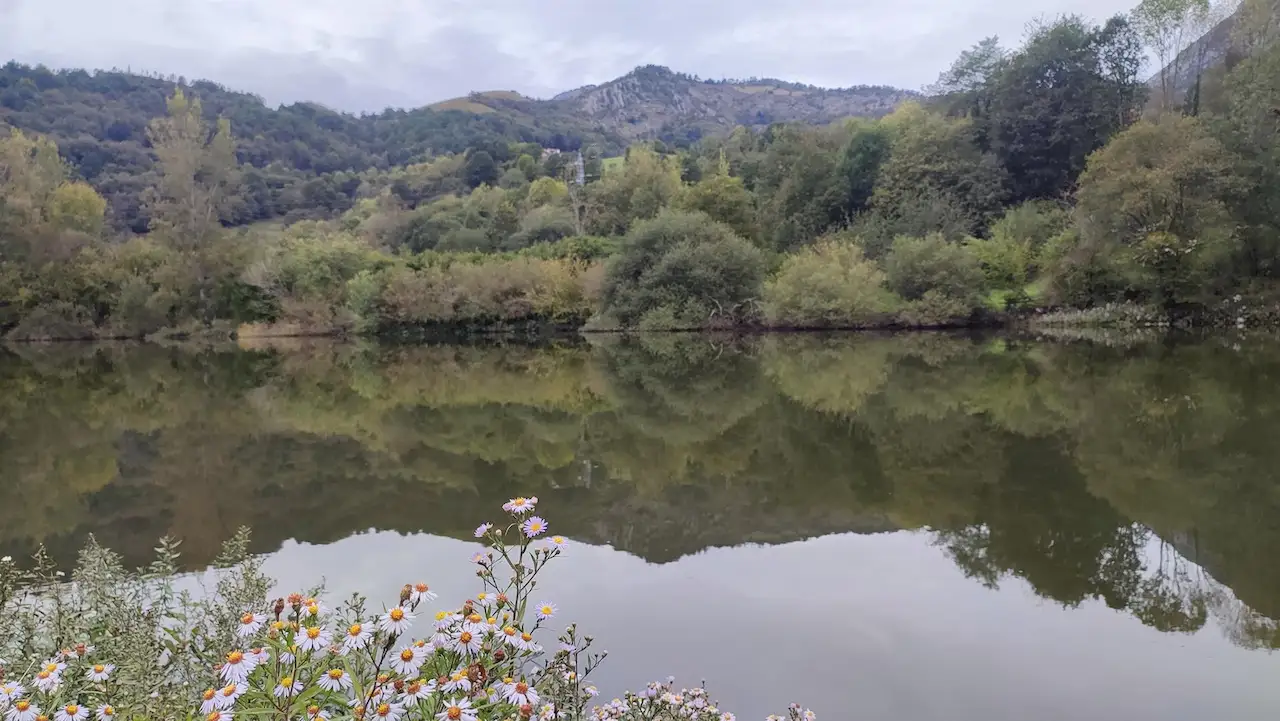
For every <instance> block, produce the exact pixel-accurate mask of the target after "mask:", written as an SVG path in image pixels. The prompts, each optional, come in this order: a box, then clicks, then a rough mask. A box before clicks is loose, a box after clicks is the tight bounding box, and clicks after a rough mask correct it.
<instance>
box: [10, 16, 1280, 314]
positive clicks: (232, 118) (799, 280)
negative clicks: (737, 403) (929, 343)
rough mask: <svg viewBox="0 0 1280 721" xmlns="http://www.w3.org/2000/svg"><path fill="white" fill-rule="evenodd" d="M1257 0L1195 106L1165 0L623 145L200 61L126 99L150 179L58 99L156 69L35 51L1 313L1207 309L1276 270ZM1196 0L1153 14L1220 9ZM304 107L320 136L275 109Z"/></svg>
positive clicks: (1263, 25)
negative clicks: (1175, 75) (431, 136)
mask: <svg viewBox="0 0 1280 721" xmlns="http://www.w3.org/2000/svg"><path fill="white" fill-rule="evenodd" d="M1154 1H1155V0H1150V2H1154ZM1264 1H1265V0H1249V2H1247V3H1246V7H1244V8H1243V9H1242V10H1241V11H1240V12H1239V13H1238V19H1237V21H1236V23H1235V29H1236V33H1235V35H1233V36H1232V39H1231V41H1230V47H1231V49H1232V52H1228V53H1226V54H1225V56H1224V57H1223V58H1222V61H1221V62H1219V63H1217V64H1216V65H1212V66H1209V65H1205V66H1204V67H1203V68H1202V72H1200V74H1199V75H1197V77H1196V81H1195V84H1194V89H1193V90H1190V89H1189V90H1186V91H1185V92H1187V93H1191V92H1193V91H1194V97H1191V96H1190V95H1188V102H1186V103H1171V102H1161V103H1151V104H1148V103H1146V98H1145V95H1146V94H1145V92H1144V87H1145V86H1144V85H1143V84H1142V83H1140V82H1139V81H1138V72H1139V69H1140V64H1141V63H1140V61H1141V58H1142V55H1143V52H1144V45H1143V42H1144V41H1145V42H1146V43H1147V45H1150V43H1151V42H1153V41H1152V40H1151V37H1154V35H1153V34H1152V33H1153V32H1154V30H1153V28H1152V25H1151V23H1153V22H1155V20H1153V19H1152V17H1153V16H1151V13H1150V12H1147V11H1150V10H1151V8H1149V7H1148V8H1146V10H1144V9H1143V8H1139V11H1137V13H1136V14H1135V15H1134V16H1133V18H1134V19H1133V20H1131V19H1129V18H1126V17H1116V18H1112V19H1110V20H1108V21H1106V22H1105V23H1102V24H1100V25H1097V24H1092V23H1090V22H1088V21H1085V20H1083V19H1081V18H1078V17H1065V18H1061V19H1059V20H1056V21H1054V22H1051V23H1045V24H1042V25H1039V26H1036V27H1035V28H1033V29H1032V31H1031V32H1030V33H1029V34H1028V36H1027V39H1026V42H1025V43H1024V44H1023V45H1022V46H1021V47H1020V48H1018V49H1016V50H1005V49H1003V48H1001V46H1000V45H999V43H998V42H997V41H995V40H994V39H988V40H984V41H983V42H982V43H979V44H978V45H977V46H975V47H974V48H973V49H972V50H969V51H966V52H965V53H964V54H962V55H961V57H960V58H959V59H958V60H957V61H956V64H955V65H954V66H953V67H952V68H950V69H948V70H947V71H946V72H944V73H943V74H942V76H941V77H940V79H939V82H938V85H937V87H936V88H935V90H936V91H937V93H936V95H935V96H934V97H933V98H931V99H930V100H928V101H927V102H925V103H923V104H922V103H918V102H907V103H904V104H903V105H901V106H899V107H898V108H897V109H896V110H895V111H894V112H892V113H890V114H889V115H887V116H885V117H883V118H881V119H878V120H869V119H854V120H851V121H849V122H847V123H843V124H836V125H831V126H825V127H812V126H805V125H801V124H775V125H771V126H768V127H767V128H764V129H762V130H755V129H752V128H750V127H745V126H743V127H739V128H737V129H736V130H734V131H733V132H731V133H729V134H728V135H727V136H722V137H707V138H703V139H702V140H701V141H700V142H697V143H695V144H692V145H690V146H689V147H685V148H681V149H674V150H673V149H672V148H671V147H669V146H668V145H666V144H665V143H662V142H654V143H649V144H637V145H633V146H631V147H629V148H627V149H626V152H625V153H624V154H623V155H622V156H619V157H608V158H604V157H601V152H600V151H601V150H602V149H604V148H605V146H604V145H600V144H594V145H590V144H589V145H587V146H586V147H584V148H583V152H582V153H580V154H579V153H576V152H574V153H569V152H552V151H551V150H552V149H547V148H545V146H544V145H542V144H541V143H542V142H544V141H546V139H545V138H543V137H542V136H540V135H538V134H537V133H532V134H525V135H522V136H519V137H518V138H513V137H510V136H503V135H501V134H499V135H496V136H488V135H483V136H482V135H472V136H466V137H465V138H464V139H462V140H460V141H459V142H458V143H457V144H454V145H451V146H448V147H444V146H442V147H432V148H428V147H426V146H423V145H421V144H415V143H416V142H417V141H415V140H414V139H413V138H415V137H419V136H415V135H414V134H413V133H412V132H409V131H408V130H406V127H409V126H408V125H406V124H410V119H411V118H414V119H417V120H420V121H421V122H423V123H429V122H434V121H433V120H432V119H433V118H437V115H441V116H443V115H444V114H438V113H437V114H433V113H434V111H422V112H421V113H418V114H403V113H401V114H396V113H385V114H383V115H381V116H369V117H364V118H360V119H355V118H350V117H348V116H341V115H333V116H332V117H330V116H328V115H324V114H323V113H321V112H319V111H318V110H317V109H314V108H310V109H307V108H305V107H300V106H292V107H291V108H285V109H281V110H279V111H265V110H264V109H262V108H261V104H260V103H258V102H257V101H256V100H254V99H251V98H248V96H238V95H234V94H229V93H226V92H224V91H222V90H221V89H219V88H216V87H212V86H205V85H201V84H196V85H195V86H193V87H191V88H189V89H187V90H183V89H181V88H180V89H179V90H178V91H177V92H175V93H174V94H173V95H172V96H170V97H169V99H168V101H167V104H165V105H163V107H164V114H163V115H161V116H159V117H155V118H152V119H150V120H149V122H147V123H146V127H145V128H141V127H135V126H138V125H139V123H140V122H142V120H141V118H142V117H143V115H142V114H139V113H141V111H137V112H135V110H136V108H135V106H134V105H130V104H129V103H125V104H124V105H120V106H118V107H117V106H113V108H115V109H114V110H113V111H112V112H113V113H119V114H121V117H124V118H127V120H122V121H121V122H124V123H125V124H126V125H127V126H128V128H125V129H121V130H120V132H119V133H117V134H118V135H120V136H121V139H119V140H117V141H111V142H114V143H117V144H128V143H133V144H134V150H136V153H134V155H135V156H136V157H137V158H142V159H145V162H144V161H143V160H139V162H140V163H143V164H144V165H146V170H145V172H142V173H124V174H123V176H121V175H120V174H119V173H117V176H119V177H124V176H127V177H128V178H129V182H131V183H134V185H131V186H130V188H132V189H131V190H130V191H129V193H128V194H127V195H128V196H129V198H130V199H129V200H127V201H122V200H121V199H122V198H123V197H124V196H121V195H118V194H116V193H115V191H114V190H113V189H112V188H113V186H111V185H109V184H104V183H103V182H102V179H103V175H102V173H103V171H102V169H101V167H98V166H95V165H93V164H86V163H85V162H84V160H83V158H82V157H81V155H77V154H76V153H74V152H67V149H69V148H71V147H72V146H73V145H74V143H75V142H77V141H75V140H74V139H71V138H70V136H68V134H67V132H64V130H65V129H64V128H63V126H61V125H58V124H57V123H55V122H54V118H53V116H51V115H49V114H48V113H49V111H48V102H46V101H48V98H47V97H46V95H47V94H49V93H53V94H57V93H61V92H71V89H74V88H81V87H91V88H99V87H100V85H101V84H103V83H108V82H110V83H117V84H120V85H121V87H122V88H124V89H128V88H134V89H135V90H136V92H134V91H129V92H125V90H121V97H122V98H133V99H134V100H136V101H137V103H139V105H137V106H136V107H143V106H144V105H145V103H143V101H142V98H143V97H147V98H151V97H152V96H153V95H154V96H156V97H154V98H153V100H154V103H155V104H160V103H161V102H162V101H163V98H162V97H159V96H160V95H161V94H160V93H159V92H158V91H159V89H160V87H159V84H158V83H159V81H155V80H150V79H145V78H144V79H139V78H134V77H133V76H127V75H120V74H106V73H100V74H97V75H92V76H90V75H87V74H84V73H62V74H51V73H46V72H43V71H40V70H38V69H36V70H32V69H29V68H22V67H19V66H13V65H11V66H8V67H7V68H6V69H5V71H4V72H5V73H6V75H0V77H7V78H9V80H8V81H6V82H8V85H7V86H5V85H3V84H0V87H8V88H9V91H8V92H7V93H5V94H0V99H2V98H5V97H7V98H9V100H4V101H2V102H7V103H11V104H10V105H6V106H5V107H7V108H9V110H7V111H5V112H6V113H8V114H9V115H8V116H7V117H10V118H15V117H17V116H16V115H14V113H17V112H19V111H18V110H15V109H14V108H16V107H18V106H21V108H22V110H21V112H24V113H34V115H33V116H31V117H27V116H23V117H24V118H26V119H25V120H24V121H23V124H24V125H27V126H32V127H36V128H38V129H45V130H48V131H50V132H51V133H52V135H51V136H47V135H34V134H30V133H18V132H15V133H14V134H12V135H11V136H10V137H9V138H8V139H5V140H3V141H0V201H2V202H3V205H2V206H0V328H2V329H4V330H6V331H7V332H8V333H10V334H11V335H13V336H14V337H19V338H41V337H93V336H101V335H125V336H137V335H147V334H151V333H155V332H157V331H160V330H162V329H170V330H171V331H172V329H178V331H179V332H188V331H190V330H193V329H199V328H204V329H208V328H211V327H217V326H219V325H221V326H223V327H227V328H231V327H234V326H236V325H238V324H242V323H250V324H256V325H255V326H254V328H255V329H256V331H257V332H290V333H294V332H306V333H316V332H347V331H355V330H364V331H387V330H391V329H396V330H409V329H420V328H423V327H429V326H438V325H448V326H454V327H457V326H464V327H471V328H474V327H478V326H483V327H492V326H511V325H513V324H516V325H528V324H547V323H552V324H572V325H581V324H582V323H584V322H586V321H587V320H588V319H589V318H590V319H592V322H591V325H592V326H593V327H600V328H609V327H618V326H622V327H644V328H651V329H656V328H669V329H676V328H680V329H686V328H698V327H707V326H717V325H725V324H756V323H765V324H778V325H787V326H796V325H808V324H810V323H812V324H813V325H815V326H819V327H836V326H845V327H856V326H865V325H868V324H871V325H897V326H922V325H923V326H936V325H954V324H968V323H974V322H978V321H981V320H983V319H984V317H988V316H989V313H990V312H1000V311H1005V310H1021V309H1026V308H1031V307H1044V306H1057V307H1088V306H1092V305H1097V304H1105V303H1112V302H1134V303H1138V304H1146V305H1152V306H1158V307H1160V308H1162V309H1163V312H1165V313H1167V314H1177V315H1179V316H1190V317H1196V316H1197V313H1200V311H1202V310H1204V309H1212V308H1216V307H1219V306H1221V305H1222V303H1223V302H1224V299H1230V298H1234V297H1235V295H1237V294H1240V293H1246V294H1258V296H1259V297H1264V298H1265V297H1269V296H1268V292H1269V291H1268V288H1269V286H1270V285H1271V283H1272V282H1273V280H1274V276H1275V273H1276V272H1277V269H1278V268H1280V235H1278V233H1280V227H1278V226H1277V222H1276V220H1275V219H1276V218H1277V217H1280V213H1278V212H1277V210H1278V209H1280V178H1277V176H1276V171H1275V167H1276V162H1275V160H1276V158H1277V154H1278V153H1280V140H1278V139H1280V112H1277V110H1278V109H1280V85H1277V81H1276V77H1280V73H1276V72H1273V71H1275V70H1276V68H1277V67H1280V65H1277V64H1278V63H1280V44H1278V43H1275V42H1274V39H1275V37H1274V36H1275V35H1276V34H1277V30H1276V28H1277V27H1280V23H1276V22H1275V21H1274V18H1273V17H1272V16H1269V15H1267V14H1266V13H1259V12H1255V11H1256V10H1257V8H1254V7H1253V5H1256V4H1258V3H1260V2H1264ZM1179 2H1181V4H1178V2H1173V3H1172V4H1171V5H1170V8H1172V9H1169V8H1166V9H1165V10H1167V11H1168V12H1164V11H1162V12H1163V13H1164V14H1163V15H1159V17H1160V18H1163V19H1162V20H1161V22H1166V23H1192V22H1193V21H1195V19H1196V18H1199V17H1200V15H1199V14H1197V13H1199V12H1200V11H1199V10H1198V9H1197V8H1198V7H1199V3H1197V2H1193V1H1192V0H1185V2H1184V1H1183V0H1179ZM1175 6H1176V7H1175ZM1178 8H1182V9H1181V10H1178ZM1246 11H1247V12H1246ZM1144 13H1145V14H1144ZM1179 13H1181V14H1179ZM1157 29H1158V28H1157ZM15 78H16V79H15ZM33 78H34V79H33ZM41 78H43V80H40V79H41ZM37 80H39V82H37ZM41 83H43V85H44V89H43V90H41V89H40V88H41ZM29 86H30V87H29ZM14 88H17V90H14ZM32 88H35V89H34V90H32ZM144 90H145V92H143V91H144ZM86 92H87V91H86ZM233 101H234V102H233ZM121 102H124V101H123V100H122V101H121ZM130 102H133V101H130ZM147 102H151V101H147ZM146 107H150V106H146ZM130 108H135V110H131V109H130ZM252 108H257V109H258V110H255V111H254V112H252V113H251V112H249V110H248V109H252ZM259 111H261V112H259ZM304 111H305V112H304ZM255 113H256V114H255ZM263 113H265V115H264V114H263ZM299 114H303V115H306V117H307V118H309V120H308V123H309V124H301V125H300V127H301V129H299V130H297V132H296V137H295V136H292V135H290V133H291V132H293V131H285V130H281V129H280V128H279V127H278V126H277V125H272V124H281V123H285V122H286V120H285V119H288V118H294V117H295V116H297V115H299ZM215 115H216V117H217V118H218V120H217V121H216V122H213V121H211V120H210V118H213V117H214V116H215ZM242 115H243V116H245V117H243V118H242V117H241V116H242ZM0 117H5V116H0ZM106 117H113V115H112V114H111V113H106V114H104V115H103V118H106ZM33 118H34V119H33ZM40 118H44V120H39V119H40ZM397 118H398V120H397ZM417 120H415V121H414V122H417ZM37 121H39V122H37ZM68 122H69V121H68ZM288 122H289V123H294V121H292V120H289V121H288ZM255 123H257V124H255ZM297 123H301V121H297ZM414 127H416V126H414ZM566 127H568V126H566ZM268 128H274V130H268ZM126 129H128V130H129V132H128V133H126V132H125V130H126ZM384 131H385V132H384ZM415 132H416V131H415ZM423 132H426V131H423ZM432 132H434V131H432ZM584 137H585V136H584ZM340 138H355V139H358V140H359V142H355V141H354V140H353V141H351V142H350V143H347V144H345V145H344V144H341V143H339V142H338V140H339V139H340ZM55 140H59V141H62V142H63V143H64V144H65V147H64V148H63V156H65V157H64V158H63V159H62V160H59V154H58V152H57V150H56V148H55V145H54V141H55ZM561 140H563V139H561ZM343 142H346V141H343ZM555 142H556V143H560V140H555ZM308 143H311V144H313V145H316V147H321V148H325V150H324V153H325V154H326V155H325V157H328V154H329V153H330V152H332V154H333V156H334V157H335V158H339V160H334V161H333V163H327V161H326V163H327V164H322V165H323V168H322V169H320V170H315V169H314V167H311V168H310V169H308V170H307V172H309V173H311V172H313V171H314V172H318V173H319V174H318V175H314V174H313V176H308V177H309V179H308V180H307V181H306V182H304V183H302V184H301V185H289V186H288V187H286V186H285V185H280V184H279V183H277V182H276V181H275V180H272V178H271V177H269V176H270V174H271V173H274V172H276V171H275V170H273V168H275V169H279V168H282V167H292V168H294V169H295V170H296V169H297V168H298V167H300V166H299V165H298V163H297V162H295V161H289V162H292V163H293V165H292V166H290V165H289V164H288V163H286V162H285V161H284V160H283V159H282V158H283V156H282V155H281V153H284V152H285V145H288V146H289V147H293V148H295V149H298V148H304V147H305V148H309V147H311V145H308ZM560 144H561V145H566V146H570V145H571V146H575V147H580V146H582V143H581V142H579V141H578V140H575V141H573V142H572V143H567V144H566V143H560ZM348 148H350V149H351V150H349V151H348V150H347V149H348ZM442 151H443V152H442ZM299 152H301V151H299ZM307 152H311V151H307ZM67 158H69V159H70V162H67V161H66V159H67ZM342 158H346V159H345V160H343V159H342ZM309 163H310V166H315V164H316V161H314V160H312V161H309ZM104 167H105V166H104ZM289 172H293V171H292V170H291V171H289ZM82 179H89V180H90V181H91V182H90V184H89V185H86V184H85V183H84V182H83V180H82ZM290 182H292V181H290ZM90 185H93V186H94V187H90ZM286 185H287V183H286ZM95 188H96V191H95ZM284 198H288V200H287V202H285V201H283V200H282V199H284ZM282 202H283V203H284V205H281V203H282ZM122 203H123V205H122ZM126 206H127V207H126ZM285 206H288V207H287V208H286V207H285ZM104 208H105V210H104ZM122 208H123V210H122ZM281 216H283V222H270V223H268V222H258V221H265V220H266V219H271V218H280V217H281ZM246 223H252V225H247V226H246V225H245V224H246ZM130 228H131V229H132V231H134V232H130V231H129V229H130ZM833 238H834V240H833ZM819 239H825V240H823V241H822V243H821V244H820V245H819V246H814V243H815V242H816V241H819ZM845 245H847V246H852V247H848V248H846V247H842V246H845ZM828 258H829V259H830V260H831V261H832V263H833V266H832V267H831V268H830V269H827V270H825V271H824V270H822V269H820V268H819V267H818V266H819V265H820V264H821V263H822V262H823V260H824V259H828ZM842 278H843V279H845V281H842V280H841V279H842ZM846 281H847V282H848V283H850V284H852V286H853V287H850V288H842V287H840V284H841V283H842V282H846ZM806 294H811V295H812V297H805V295H806ZM841 309H843V310H841ZM842 313H847V315H843V316H842ZM1201 315H1203V313H1201Z"/></svg>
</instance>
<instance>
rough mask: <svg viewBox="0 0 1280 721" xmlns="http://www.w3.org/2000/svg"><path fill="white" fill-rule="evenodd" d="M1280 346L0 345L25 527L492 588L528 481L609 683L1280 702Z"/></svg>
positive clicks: (281, 572)
mask: <svg viewBox="0 0 1280 721" xmlns="http://www.w3.org/2000/svg"><path fill="white" fill-rule="evenodd" d="M1277 439H1280V340H1278V339H1272V338H1243V339H1242V338H1207V339H1200V340H1196V341H1189V340H1178V341H1170V340H1164V341H1160V342H1148V343H1141V342H1134V343H1129V344H1127V345H1125V346H1124V347H1115V346H1114V345H1110V346H1109V345H1102V344H1095V343H1079V342H1077V343H1045V342H1030V341H1022V340H1014V339H1009V338H991V337H985V338H966V337H956V336H945V335H928V334H917V335H909V336H893V337H878V336H868V335H863V336H854V337H832V338H823V337H811V336H803V337H771V338H762V339H751V340H748V341H732V340H717V339H708V338H695V337H661V338H650V339H645V340H631V341H625V340H620V339H601V340H593V341H592V342H590V343H580V344H563V345H557V346H543V347H527V346H518V345H507V346H497V345H487V346H481V347H477V346H433V347H408V348H405V347H380V346H371V345H333V344H315V343H299V344H282V345H280V346H276V347H263V348H253V349H235V348H232V349H225V350H201V351H196V350H191V349H184V348H175V349H167V348H158V347H132V346H73V345H60V346H52V347H36V346H31V347H20V348H10V349H8V350H0V459H2V463H0V551H3V552H4V553H11V554H14V555H15V556H16V555H19V554H27V553H30V552H31V551H32V550H33V549H34V548H35V547H36V545H37V544H39V543H44V544H46V545H47V546H48V547H49V548H50V550H51V551H52V552H53V554H54V555H55V556H56V557H58V558H60V559H64V560H66V561H68V562H70V561H71V560H73V559H74V556H75V552H76V550H77V549H78V548H79V546H80V545H81V544H82V543H83V542H84V540H85V538H86V536H87V535H88V534H90V533H93V534H96V536H97V538H98V539H99V541H100V542H102V543H103V544H105V545H108V546H111V547H113V548H115V549H117V550H119V551H120V552H122V553H123V554H124V555H125V557H126V560H127V561H129V562H131V563H133V564H142V563H144V562H146V561H147V560H149V553H150V548H151V547H152V546H154V545H155V540H156V539H157V538H158V537H159V536H161V535H165V534H173V535H176V536H179V537H181V538H183V539H184V544H183V550H184V553H185V555H184V559H185V561H186V563H187V564H188V565H189V566H190V567H191V568H201V567H203V566H204V565H205V564H207V563H208V561H209V560H210V559H211V558H212V557H213V556H214V555H215V554H216V552H217V548H218V544H219V543H220V542H221V541H222V540H223V539H224V538H225V537H227V536H228V535H229V534H230V533H231V532H232V531H233V530H234V529H235V528H236V527H238V526H241V525H249V526H251V527H253V528H254V531H255V544H256V547H257V550H259V551H261V552H263V553H266V554H268V561H267V567H268V570H269V571H270V572H271V573H272V574H273V575H274V576H275V577H277V578H278V579H279V580H280V582H281V585H282V587H285V588H294V587H301V586H306V585H310V584H312V583H314V582H316V581H317V580H319V578H320V577H321V576H323V577H324V579H325V581H326V583H327V586H328V589H329V593H330V594H332V595H333V596H334V597H339V596H341V595H345V594H347V593H350V592H352V591H361V592H366V593H370V594H373V595H375V596H377V597H379V598H388V597H393V596H394V593H395V591H396V589H398V588H399V587H400V585H401V584H402V583H404V582H405V581H406V580H417V579H419V578H425V579H426V580H428V581H430V582H431V583H432V585H433V587H434V588H437V589H439V590H441V591H442V593H443V594H445V595H446V597H447V598H458V599H460V598H461V597H463V596H465V595H466V594H467V593H468V592H470V591H473V590H474V588H473V584H472V582H471V581H472V580H473V578H472V576H471V567H470V566H469V563H468V560H467V559H468V557H469V556H470V554H471V552H473V551H474V550H475V549H476V546H475V544H474V540H473V539H472V538H471V530H472V529H473V528H474V526H475V525H476V524H477V523H478V522H480V521H481V520H486V519H490V518H493V517H495V515H496V513H497V508H498V506H499V505H500V504H501V503H502V501H504V500H505V499H507V498H508V497H510V496H513V495H519V494H534V495H537V496H539V497H540V498H541V506H540V510H542V511H544V513H543V515H544V516H546V517H547V518H548V519H549V520H550V521H551V526H552V530H553V531H554V532H557V533H562V534H564V535H566V536H568V537H569V538H571V539H573V541H574V545H573V547H572V548H571V553H569V554H568V555H567V557H566V558H565V559H562V560H561V561H559V562H558V564H553V565H552V567H551V568H550V569H549V575H548V577H547V580H546V583H545V586H544V588H545V590H546V592H547V595H548V596H549V597H550V598H552V599H553V600H555V601H557V602H558V603H559V605H560V607H561V611H562V615H563V617H565V618H572V619H573V620H576V621H579V622H580V623H581V625H582V626H583V627H584V628H585V629H588V630H590V631H592V632H594V633H595V635H596V637H597V639H598V641H597V643H599V644H601V645H602V646H603V647H604V648H607V649H608V650H609V651H610V658H609V660H608V661H607V662H606V663H605V665H604V667H602V669H601V670H600V672H599V677H598V678H597V682H598V684H599V685H600V687H601V689H602V691H603V692H605V693H607V694H611V695H612V694H616V693H618V692H620V691H621V690H622V689H623V688H624V687H634V686H638V685H640V684H642V683H643V682H645V681H647V680H650V679H652V678H659V677H664V676H666V675H667V674H674V675H676V676H677V677H678V678H679V679H680V680H681V681H684V682H685V683H689V684H692V683H697V682H698V681H699V680H701V679H704V678H705V679H706V681H707V684H708V686H709V687H710V688H711V689H712V691H713V694H714V695H715V696H717V697H718V698H719V699H720V700H721V701H722V705H723V706H725V707H726V708H728V709H730V710H734V711H737V712H738V713H739V715H740V716H742V717H746V718H752V717H759V716H762V715H763V714H765V713H769V712H773V711H776V710H780V709H782V708H783V707H785V705H786V703H788V702H789V701H791V700H799V701H802V702H804V703H806V704H808V705H810V706H812V707H813V709H814V710H815V711H817V712H818V714H819V716H823V717H825V718H826V719H828V720H834V719H845V718H860V719H886V720H887V719H893V720H898V721H902V720H906V721H912V720H916V719H919V720H922V721H923V720H926V719H930V720H931V719H964V720H968V719H973V720H974V721H977V720H979V719H981V720H982V721H989V720H991V719H1011V720H1012V719H1026V718H1035V719H1089V720H1091V721H1096V720H1098V719H1147V718H1151V719H1173V720H1181V719H1187V720H1191V719H1196V720H1200V719H1205V718H1214V719H1225V720H1227V721H1233V720H1236V719H1239V720H1240V721H1252V720H1254V719H1257V720H1258V721H1263V720H1264V719H1274V718H1277V717H1280V657H1278V656H1276V655H1275V654H1273V653H1272V651H1271V649H1272V648H1274V647H1276V646H1280V631H1278V630H1277V623H1276V621H1275V619H1278V618H1280V563H1278V562H1277V552H1280V442H1278V440H1277Z"/></svg>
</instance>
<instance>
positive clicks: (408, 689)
mask: <svg viewBox="0 0 1280 721" xmlns="http://www.w3.org/2000/svg"><path fill="white" fill-rule="evenodd" d="M435 692H436V680H435V679H431V680H430V681H424V680H422V679H420V678H419V679H414V680H413V681H410V682H409V683H406V684H405V685H404V697H405V698H408V699H413V700H414V701H425V700H426V699H427V698H428V697H430V696H431V694H433V693H435Z"/></svg>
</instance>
